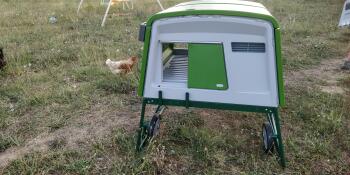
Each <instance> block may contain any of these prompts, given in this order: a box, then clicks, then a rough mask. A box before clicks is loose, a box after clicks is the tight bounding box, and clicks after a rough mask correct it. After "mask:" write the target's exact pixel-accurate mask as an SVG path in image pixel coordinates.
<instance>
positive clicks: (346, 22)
mask: <svg viewBox="0 0 350 175" xmlns="http://www.w3.org/2000/svg"><path fill="white" fill-rule="evenodd" d="M338 26H339V27H344V26H350V0H346V1H345V3H344V7H343V12H342V14H341V17H340V21H339V25H338Z"/></svg>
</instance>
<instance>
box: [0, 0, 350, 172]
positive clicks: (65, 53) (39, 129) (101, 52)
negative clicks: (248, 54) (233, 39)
mask: <svg viewBox="0 0 350 175" xmlns="http://www.w3.org/2000/svg"><path fill="white" fill-rule="evenodd" d="M164 1H166V2H165V3H164V4H163V5H164V6H165V7H169V6H171V5H175V4H177V3H179V2H183V1H185V0H164ZM259 2H261V3H263V4H264V5H265V6H266V7H267V8H268V9H269V10H270V11H271V13H272V14H273V15H274V16H275V17H276V18H277V19H278V20H279V22H280V24H281V29H282V39H283V42H282V43H283V66H284V70H285V74H284V77H285V84H286V103H287V105H286V106H285V107H284V108H282V109H281V110H280V112H281V118H282V133H283V138H284V142H285V151H286V157H287V168H285V169H282V168H281V167H280V166H279V164H278V162H277V161H276V158H277V156H276V155H265V154H264V153H263V151H262V149H261V144H262V143H261V142H262V141H261V136H260V135H261V125H262V123H263V122H264V120H265V118H264V117H263V116H262V115H259V114H253V113H236V112H232V111H220V110H203V109H189V110H186V109H182V108H171V109H169V110H168V111H167V112H166V113H165V115H164V116H163V119H162V125H161V128H162V129H161V133H160V136H159V137H157V138H156V139H154V140H153V141H152V143H151V144H150V145H149V147H147V148H146V149H145V150H144V151H143V152H142V153H136V152H135V144H136V136H137V135H136V131H137V129H138V120H139V114H140V110H141V109H140V108H141V103H140V102H141V98H140V97H137V95H136V90H137V85H138V80H139V71H140V65H138V67H137V68H135V69H134V70H133V72H132V73H131V74H128V75H126V76H116V75H113V74H111V73H110V71H109V70H108V68H107V67H106V66H105V64H104V62H105V60H106V59H108V58H110V59H112V60H121V59H125V58H128V57H130V56H138V57H140V56H141V53H142V49H143V45H142V43H140V42H138V40H137V37H138V27H139V24H140V23H141V22H143V21H145V20H147V18H148V17H149V16H150V15H152V14H154V13H156V12H158V11H159V10H160V9H159V7H158V6H157V4H156V1H151V0H147V1H136V3H135V9H134V10H123V9H122V7H120V6H114V7H112V9H111V15H110V16H109V17H108V19H107V23H106V26H105V27H104V28H101V27H100V24H101V21H102V16H103V14H104V10H105V7H103V6H101V5H100V1H99V0H86V2H85V4H84V5H83V7H82V9H81V11H80V14H77V13H76V9H77V6H78V1H77V0H74V1H72V0H55V1H54V0H47V1H38V0H26V1H20V0H0V47H3V48H4V52H5V57H6V59H7V62H8V64H7V67H6V68H5V69H4V70H2V71H0V83H1V85H0V173H1V174H348V173H350V91H349V89H350V72H346V71H341V70H340V69H339V67H340V65H341V63H342V59H343V58H344V56H345V55H346V53H347V51H349V48H350V47H349V46H350V45H349V41H350V30H349V29H340V28H338V27H337V23H338V19H339V17H340V13H341V10H342V6H343V3H344V1H343V0H294V1H291V0H275V1H272V0H259ZM50 16H56V17H57V19H58V21H57V23H55V24H51V23H49V17H50ZM152 110H153V109H149V110H148V116H149V115H150V114H151V112H152Z"/></svg>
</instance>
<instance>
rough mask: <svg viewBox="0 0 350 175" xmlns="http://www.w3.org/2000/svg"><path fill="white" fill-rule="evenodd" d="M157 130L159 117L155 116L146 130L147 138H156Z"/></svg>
mask: <svg viewBox="0 0 350 175" xmlns="http://www.w3.org/2000/svg"><path fill="white" fill-rule="evenodd" d="M159 129H160V117H159V116H157V115H154V116H153V117H152V120H151V122H150V125H149V128H148V136H149V137H150V138H152V137H155V136H157V135H158V134H159Z"/></svg>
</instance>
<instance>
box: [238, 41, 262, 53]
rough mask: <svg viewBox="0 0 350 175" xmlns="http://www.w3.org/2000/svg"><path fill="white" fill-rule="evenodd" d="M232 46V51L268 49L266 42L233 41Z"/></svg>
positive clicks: (260, 50)
mask: <svg viewBox="0 0 350 175" xmlns="http://www.w3.org/2000/svg"><path fill="white" fill-rule="evenodd" d="M231 46H232V52H253V53H264V52H265V51H266V48H265V43H253V42H232V43H231Z"/></svg>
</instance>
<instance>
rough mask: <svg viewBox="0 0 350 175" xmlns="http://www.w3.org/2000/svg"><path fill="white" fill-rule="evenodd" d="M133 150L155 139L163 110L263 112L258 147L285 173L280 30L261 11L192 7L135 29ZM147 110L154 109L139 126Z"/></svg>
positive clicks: (220, 4)
mask: <svg viewBox="0 0 350 175" xmlns="http://www.w3.org/2000/svg"><path fill="white" fill-rule="evenodd" d="M139 38H140V40H141V41H144V52H143V58H142V69H141V78H140V83H139V91H138V94H139V95H140V96H142V97H143V102H142V111H141V120H140V130H139V137H138V142H137V149H138V150H141V149H142V147H143V146H145V144H147V142H148V140H149V139H150V138H152V137H154V136H155V135H157V133H158V130H159V126H160V116H161V114H162V112H163V110H164V109H165V106H184V107H187V108H188V107H197V108H214V109H224V110H236V111H245V112H259V113H265V114H266V116H267V122H265V123H264V124H263V125H262V126H263V127H262V137H263V145H264V146H263V148H264V151H265V152H266V153H268V152H271V151H272V150H273V149H274V148H276V149H277V153H278V155H279V158H280V163H281V165H282V166H285V158H284V150H283V144H282V137H281V129H280V120H279V115H278V108H279V107H280V106H283V105H284V102H285V100H284V90H283V88H284V87H283V77H282V63H281V41H280V40H281V37H280V27H279V24H278V22H277V21H276V19H275V18H274V17H273V16H272V15H271V14H270V13H269V11H268V10H267V9H266V8H265V7H264V6H263V5H261V4H259V3H255V2H248V1H238V0H198V1H192V2H186V3H181V4H178V5H176V6H174V7H171V8H169V9H167V10H164V11H162V12H159V13H157V14H155V15H153V16H152V17H150V18H149V20H148V21H147V22H146V23H144V24H142V25H141V29H140V36H139ZM147 104H153V105H158V108H157V110H156V111H155V114H154V116H153V117H152V119H151V121H150V122H145V121H144V120H145V108H146V105H147Z"/></svg>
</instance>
